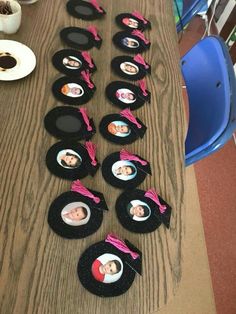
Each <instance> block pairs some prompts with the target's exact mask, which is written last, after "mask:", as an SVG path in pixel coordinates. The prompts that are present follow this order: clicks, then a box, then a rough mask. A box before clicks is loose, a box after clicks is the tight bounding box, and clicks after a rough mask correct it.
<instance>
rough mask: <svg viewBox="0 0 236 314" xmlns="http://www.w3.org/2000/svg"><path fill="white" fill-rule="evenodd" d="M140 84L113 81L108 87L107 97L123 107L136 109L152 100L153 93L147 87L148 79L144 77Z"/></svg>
mask: <svg viewBox="0 0 236 314" xmlns="http://www.w3.org/2000/svg"><path fill="white" fill-rule="evenodd" d="M138 84H139V86H137V85H134V84H132V83H128V82H124V81H114V82H111V83H110V84H109V85H107V87H106V96H107V98H108V99H109V100H110V101H111V102H112V103H113V104H114V105H115V106H118V107H120V108H121V109H125V108H130V110H136V109H138V108H140V107H142V106H143V105H144V104H145V102H150V97H151V93H150V92H149V91H148V90H147V88H146V81H145V79H142V80H140V81H139V82H138Z"/></svg>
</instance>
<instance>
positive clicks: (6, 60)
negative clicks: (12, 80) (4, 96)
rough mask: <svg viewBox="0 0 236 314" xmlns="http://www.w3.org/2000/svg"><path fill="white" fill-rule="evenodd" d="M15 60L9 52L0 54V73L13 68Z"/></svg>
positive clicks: (15, 63)
mask: <svg viewBox="0 0 236 314" xmlns="http://www.w3.org/2000/svg"><path fill="white" fill-rule="evenodd" d="M16 65H17V60H16V59H15V58H14V57H13V56H12V55H11V54H10V53H9V52H1V53H0V71H2V72H4V71H7V70H10V69H12V68H14V67H15V66H16Z"/></svg>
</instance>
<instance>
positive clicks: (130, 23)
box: [116, 11, 151, 31]
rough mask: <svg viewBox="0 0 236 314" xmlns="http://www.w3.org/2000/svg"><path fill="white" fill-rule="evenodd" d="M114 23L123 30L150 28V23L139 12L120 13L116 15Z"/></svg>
mask: <svg viewBox="0 0 236 314" xmlns="http://www.w3.org/2000/svg"><path fill="white" fill-rule="evenodd" d="M116 23H117V24H118V25H119V26H120V27H121V28H123V29H125V30H134V29H137V30H141V31H143V30H145V29H151V23H150V22H149V21H148V20H147V19H145V18H144V17H143V16H142V14H141V13H139V12H137V11H134V12H133V13H122V14H119V15H117V16H116Z"/></svg>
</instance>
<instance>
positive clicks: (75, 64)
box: [52, 49, 97, 77]
mask: <svg viewBox="0 0 236 314" xmlns="http://www.w3.org/2000/svg"><path fill="white" fill-rule="evenodd" d="M52 63H53V65H54V67H55V68H56V69H57V70H58V71H60V72H61V73H64V74H65V75H67V76H73V77H78V76H80V73H81V72H82V71H84V70H88V71H89V72H90V73H93V72H95V71H96V69H97V68H96V65H95V64H94V61H93V59H92V58H91V56H90V54H89V53H88V52H87V51H82V52H80V51H77V50H74V49H63V50H60V51H57V52H56V53H55V54H54V56H53V57H52Z"/></svg>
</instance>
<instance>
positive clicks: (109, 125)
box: [99, 108, 147, 145]
mask: <svg viewBox="0 0 236 314" xmlns="http://www.w3.org/2000/svg"><path fill="white" fill-rule="evenodd" d="M146 129H147V127H146V126H145V125H144V124H143V123H142V121H141V120H139V119H138V118H135V116H134V115H133V114H132V112H131V111H130V109H129V108H127V109H124V110H122V111H121V112H120V114H117V113H114V114H109V115H107V116H105V117H103V118H102V120H101V122H100V125H99V130H100V132H101V134H102V135H103V137H104V138H106V139H107V140H108V141H110V142H112V143H116V144H120V145H125V144H131V143H133V142H135V141H136V140H137V139H138V138H143V136H144V134H145V132H146Z"/></svg>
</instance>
